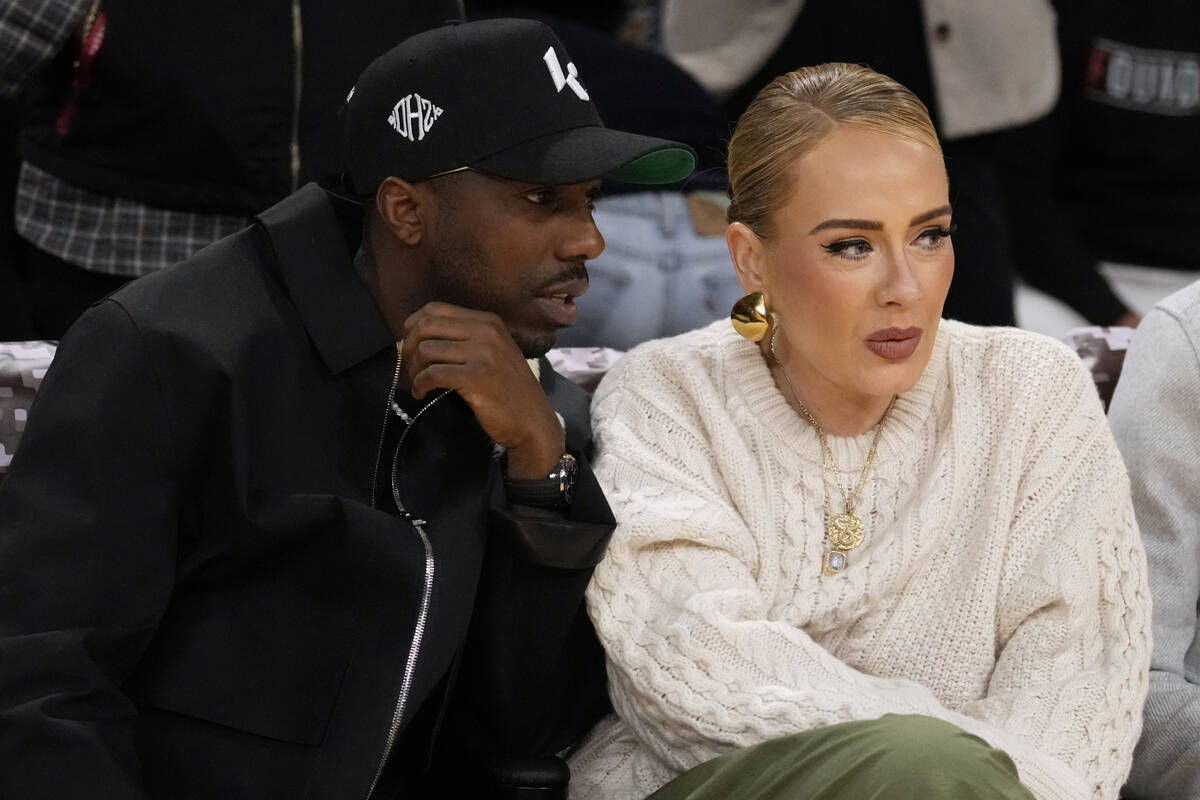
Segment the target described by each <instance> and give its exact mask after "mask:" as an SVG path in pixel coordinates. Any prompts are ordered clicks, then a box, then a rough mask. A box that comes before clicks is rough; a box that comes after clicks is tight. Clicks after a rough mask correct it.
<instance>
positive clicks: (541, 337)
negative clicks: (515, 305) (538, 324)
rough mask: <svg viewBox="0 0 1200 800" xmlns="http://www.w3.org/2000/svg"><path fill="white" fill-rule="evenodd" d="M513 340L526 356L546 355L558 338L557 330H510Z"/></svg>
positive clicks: (537, 356)
mask: <svg viewBox="0 0 1200 800" xmlns="http://www.w3.org/2000/svg"><path fill="white" fill-rule="evenodd" d="M509 332H510V333H511V334H512V337H513V341H514V342H516V343H517V347H518V348H519V349H520V351H521V355H523V356H525V357H526V358H539V357H541V356H544V355H546V352H547V351H548V350H550V348H552V347H554V343H555V342H556V341H557V340H558V332H557V331H515V330H510V331H509Z"/></svg>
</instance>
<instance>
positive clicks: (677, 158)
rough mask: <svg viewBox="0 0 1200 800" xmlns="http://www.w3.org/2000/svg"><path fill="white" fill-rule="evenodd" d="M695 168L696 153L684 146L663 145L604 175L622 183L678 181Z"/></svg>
mask: <svg viewBox="0 0 1200 800" xmlns="http://www.w3.org/2000/svg"><path fill="white" fill-rule="evenodd" d="M695 169H696V154H695V153H693V152H692V151H691V150H690V149H688V148H684V147H664V148H663V149H661V150H655V151H654V152H652V153H646V154H645V155H644V156H639V157H638V158H635V159H634V160H633V161H630V162H629V163H628V164H625V165H623V166H620V167H617V168H616V169H615V170H613V171H612V172H610V173H608V174H607V175H605V176H604V177H606V178H609V179H611V180H614V181H622V182H624V183H642V184H663V183H678V182H679V181H681V180H683V179H684V178H686V177H687V176H689V175H691V174H692V171H693V170H695Z"/></svg>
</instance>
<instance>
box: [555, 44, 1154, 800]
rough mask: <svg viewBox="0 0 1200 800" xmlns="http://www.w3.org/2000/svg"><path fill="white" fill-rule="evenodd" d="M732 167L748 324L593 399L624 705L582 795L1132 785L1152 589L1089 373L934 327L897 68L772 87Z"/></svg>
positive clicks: (583, 780) (921, 120) (595, 607)
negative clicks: (890, 74) (888, 73)
mask: <svg viewBox="0 0 1200 800" xmlns="http://www.w3.org/2000/svg"><path fill="white" fill-rule="evenodd" d="M728 169H729V179H730V188H731V194H732V204H731V205H730V208H729V221H730V225H729V229H728V233H727V234H726V237H727V240H728V242H729V249H730V253H731V254H732V257H733V262H734V265H735V268H736V270H737V275H738V278H739V280H740V282H741V284H742V286H743V287H744V289H745V291H746V292H747V296H746V297H745V298H744V299H743V300H740V301H739V302H738V303H737V305H735V307H734V310H733V314H732V318H731V321H732V323H733V325H732V326H731V325H730V324H729V322H728V321H719V322H716V323H713V324H712V325H710V326H708V327H706V328H703V329H700V330H698V331H694V332H692V333H688V334H683V335H681V336H678V337H674V338H670V339H661V340H658V341H656V342H651V343H647V344H644V345H641V346H639V347H637V348H635V349H634V350H633V351H631V352H630V353H629V354H628V355H626V357H625V358H624V359H623V360H622V361H621V362H619V363H618V364H617V365H616V366H615V367H614V368H613V369H612V370H611V371H610V372H609V373H608V374H607V375H606V376H605V378H604V380H603V381H602V382H601V384H600V386H599V388H598V389H597V391H596V394H595V397H594V400H593V404H592V422H593V426H594V430H595V435H596V444H597V455H596V460H595V464H596V475H597V478H598V479H599V481H600V483H601V485H602V486H603V488H604V491H605V493H606V495H607V497H608V498H609V502H610V503H611V505H612V508H613V512H614V515H615V516H616V519H617V530H616V531H615V533H614V535H613V539H612V542H611V543H610V546H609V549H608V553H607V555H606V556H605V559H604V560H603V561H602V562H601V563H600V565H599V566H598V567H597V568H596V571H595V574H594V576H593V579H592V583H591V585H590V586H589V588H588V591H587V601H588V611H589V614H590V616H591V618H592V621H593V623H594V625H595V627H596V631H597V633H598V635H599V637H600V641H601V643H602V644H603V645H604V649H605V652H606V654H607V657H608V674H609V692H610V696H611V698H612V701H613V707H614V710H615V712H616V713H615V714H614V715H612V716H610V717H609V718H608V719H607V720H606V721H605V722H603V723H601V724H600V725H599V726H598V727H597V728H596V730H594V731H593V732H592V734H591V736H590V737H589V739H588V740H587V741H585V742H584V743H583V745H582V746H581V747H580V749H579V750H578V751H577V752H576V753H575V754H574V755H573V756H572V759H571V767H572V770H573V779H572V795H571V796H572V797H573V798H577V800H591V799H592V798H604V799H605V800H631V799H632V798H644V797H650V798H652V799H653V800H679V799H680V798H687V800H708V799H709V798H712V799H713V800H715V799H716V798H727V797H738V798H743V799H751V800H759V799H760V798H794V797H819V798H829V799H832V798H843V797H844V798H861V797H922V798H939V797H945V798H954V799H955V800H962V799H963V798H989V799H990V798H1001V797H1013V798H1017V797H1020V798H1029V797H1031V796H1032V797H1036V798H1040V800H1068V799H1070V800H1089V799H1090V800H1115V798H1116V797H1117V794H1118V791H1119V789H1120V787H1121V784H1122V782H1123V781H1124V780H1125V776H1126V774H1127V773H1128V770H1129V764H1130V758H1131V756H1132V753H1133V749H1134V745H1135V743H1136V742H1137V739H1138V734H1139V732H1140V730H1141V709H1142V702H1143V700H1144V698H1145V695H1146V681H1147V677H1146V672H1147V667H1148V663H1149V652H1150V637H1149V634H1150V602H1149V595H1148V591H1147V587H1146V564H1145V554H1144V552H1143V550H1142V545H1141V542H1140V540H1139V538H1138V529H1137V525H1136V523H1135V521H1134V514H1133V504H1132V502H1131V500H1130V493H1129V482H1128V479H1127V477H1126V474H1125V469H1124V465H1123V464H1122V462H1121V457H1120V454H1119V453H1118V451H1117V448H1116V446H1115V444H1114V443H1113V439H1112V434H1111V433H1110V431H1109V429H1108V425H1107V423H1106V421H1105V417H1104V412H1103V410H1102V409H1101V407H1100V401H1099V398H1098V397H1097V393H1096V389H1095V387H1094V386H1093V383H1092V379H1091V376H1090V375H1089V374H1088V372H1087V370H1086V369H1085V368H1084V367H1083V365H1082V364H1081V363H1080V360H1079V359H1078V358H1077V357H1076V356H1075V354H1074V353H1073V352H1071V350H1070V349H1068V348H1067V347H1066V346H1065V345H1063V344H1061V343H1058V342H1054V341H1051V340H1048V339H1047V338H1046V337H1044V336H1040V335H1038V334H1035V333H1030V332H1027V331H1022V330H1017V329H1013V328H995V327H976V326H972V325H967V324H964V323H962V322H957V321H953V320H948V319H941V315H942V311H943V303H944V301H945V298H946V292H947V290H948V288H949V286H950V281H951V276H952V274H953V273H954V270H955V252H954V249H953V246H952V232H953V228H954V224H953V212H952V208H951V204H950V197H949V187H948V182H947V178H946V170H945V165H944V162H943V155H942V151H941V149H940V148H939V142H938V138H937V135H936V133H935V131H934V128H933V125H932V123H931V121H930V119H929V115H928V112H927V111H926V109H925V107H924V106H923V105H922V104H921V103H920V101H919V100H918V99H917V98H916V97H915V96H914V95H913V94H912V93H911V92H910V91H908V90H907V89H905V88H904V87H903V86H901V85H899V84H898V83H896V82H895V81H893V80H891V79H889V78H886V77H884V76H882V75H880V74H878V73H876V72H874V71H871V70H868V69H866V68H864V67H861V66H855V65H849V64H825V65H820V66H816V67H808V68H804V69H800V70H796V71H794V72H790V73H787V74H785V75H783V76H781V77H779V78H777V79H776V80H775V81H773V82H771V83H770V84H768V85H767V86H766V87H765V88H764V89H763V90H762V91H761V92H759V94H758V95H757V96H756V98H755V99H754V101H753V102H752V103H751V104H750V106H749V107H748V108H747V110H746V112H745V113H744V114H743V115H742V118H741V120H740V121H739V123H738V127H737V129H736V131H735V132H734V135H733V138H732V140H731V142H730V145H729V168H728Z"/></svg>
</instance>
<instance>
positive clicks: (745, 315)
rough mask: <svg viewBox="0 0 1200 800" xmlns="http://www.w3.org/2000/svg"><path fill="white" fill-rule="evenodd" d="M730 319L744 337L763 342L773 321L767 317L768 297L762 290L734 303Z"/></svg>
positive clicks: (735, 328) (734, 327)
mask: <svg viewBox="0 0 1200 800" xmlns="http://www.w3.org/2000/svg"><path fill="white" fill-rule="evenodd" d="M729 321H730V322H732V323H733V329H734V330H735V331H737V332H738V334H739V335H740V336H742V337H743V338H746V339H749V340H750V341H752V342H761V341H762V338H763V337H764V336H766V335H767V330H768V329H769V328H770V327H771V324H770V323H771V321H770V319H769V318H768V317H767V298H766V297H764V296H763V293H762V292H751V293H750V294H748V295H746V296H745V297H743V298H742V299H740V300H738V301H737V302H736V303H734V304H733V310H732V311H730V312H729Z"/></svg>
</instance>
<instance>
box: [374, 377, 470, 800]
mask: <svg viewBox="0 0 1200 800" xmlns="http://www.w3.org/2000/svg"><path fill="white" fill-rule="evenodd" d="M400 365H401V360H400V357H399V355H397V357H396V370H395V374H394V376H393V378H392V389H391V392H390V393H389V394H388V408H387V412H386V414H388V415H390V414H392V413H393V403H394V400H393V398H394V397H395V396H396V386H397V384H398V382H399V380H400ZM448 394H450V390H449V389H447V390H446V391H444V392H442V393H441V394H439V395H437V396H436V397H434V398H433V399H432V400H430V401H429V402H428V403H426V404H425V405H424V406H422V408H421V410H420V411H418V412H417V413H416V414H414V415H413V416H412V417H411V418H407V415H403V412H400V411H397V412H395V413H398V414H400V415H402V416H404V417H405V422H407V423H408V424H407V427H405V429H404V432H403V433H402V434H400V441H398V442H397V443H396V455H395V456H394V457H393V458H392V469H391V484H392V500H393V502H395V504H396V508H397V510H399V512H400V516H401V517H403V518H404V519H406V520H408V522H409V524H411V525H412V526H413V529H414V530H415V531H416V532H417V535H418V536H420V537H421V545H422V546H423V548H424V550H425V580H424V585H423V586H422V589H421V605H420V607H419V609H418V611H417V622H416V625H414V626H413V637H412V644H411V645H410V646H409V649H408V659H407V660H406V661H405V663H404V675H403V677H402V678H401V680H400V692H399V694H398V695H397V697H396V705H395V708H394V709H393V710H392V721H391V724H390V725H388V734H387V738H386V739H385V740H384V744H383V754H382V755H381V756H380V758H379V765H378V766H377V767H376V768H375V775H374V777H373V778H371V786H370V788H369V789H368V790H367V800H370V797H371V795H373V794H374V793H375V786H376V785H377V784H378V783H379V778H380V776H381V775H383V769H384V767H385V766H386V765H387V761H388V757H389V756H391V753H392V747H394V746H395V744H396V738H397V736H399V734H400V723H401V722H403V721H404V712H405V711H406V710H407V708H408V698H409V693H410V692H411V690H412V682H413V675H414V674H415V673H416V667H417V658H418V657H419V656H420V653H421V643H422V641H423V640H424V638H425V627H426V625H427V624H428V622H429V605H430V600H431V599H432V598H433V574H434V560H433V543H432V542H430V541H429V534H428V533H426V531H425V524H426V523H425V520H423V519H418V518H417V517H415V516H413V514H412V513H411V512H410V511H409V510H408V509H407V508H405V507H404V503H403V502H402V501H401V499H400V487H399V486H398V485H397V482H396V469H397V467H398V465H399V463H400V448H402V447H403V446H404V440H405V439H407V438H408V434H409V431H411V430H412V429H413V426H414V425H416V423H417V420H418V419H420V418H421V415H423V414H424V413H425V412H426V411H428V410H429V409H430V408H432V407H433V405H434V404H435V403H437V401H439V400H441V399H442V398H443V397H445V396H446V395H448ZM396 408H397V409H398V406H397V407H396ZM383 425H384V429H383V432H382V433H381V434H380V438H379V451H380V452H379V455H377V457H376V465H375V472H376V475H375V477H373V478H372V481H371V502H372V504H373V503H374V502H375V489H376V487H377V483H376V479H377V477H378V473H379V466H380V460H381V458H382V454H383V439H384V435H385V434H386V433H387V417H386V416H385V417H384V422H383Z"/></svg>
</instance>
